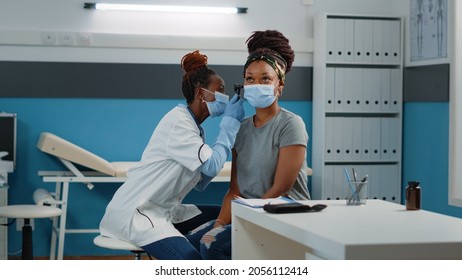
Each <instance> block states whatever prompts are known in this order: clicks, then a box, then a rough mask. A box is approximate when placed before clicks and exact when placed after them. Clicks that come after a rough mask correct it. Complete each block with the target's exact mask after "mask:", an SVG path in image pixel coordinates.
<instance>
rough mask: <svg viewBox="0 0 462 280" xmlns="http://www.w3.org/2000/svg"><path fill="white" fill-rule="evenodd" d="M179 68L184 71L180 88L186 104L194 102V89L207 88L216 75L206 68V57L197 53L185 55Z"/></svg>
mask: <svg viewBox="0 0 462 280" xmlns="http://www.w3.org/2000/svg"><path fill="white" fill-rule="evenodd" d="M181 68H183V70H184V75H183V81H182V84H181V88H182V91H183V96H184V97H185V98H186V103H188V104H190V103H192V102H193V101H194V97H195V93H196V89H197V88H201V87H207V85H208V83H209V81H210V78H211V76H213V75H216V73H215V71H213V70H212V69H210V68H209V67H207V56H206V55H204V54H201V53H200V52H199V51H194V52H192V53H188V54H186V55H185V56H184V57H183V58H182V60H181Z"/></svg>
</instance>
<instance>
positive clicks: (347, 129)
mask: <svg viewBox="0 0 462 280" xmlns="http://www.w3.org/2000/svg"><path fill="white" fill-rule="evenodd" d="M354 126H356V124H355V123H354V119H353V118H350V117H345V118H343V127H342V136H341V138H342V139H343V159H344V160H347V161H349V160H352V159H353V127H354Z"/></svg>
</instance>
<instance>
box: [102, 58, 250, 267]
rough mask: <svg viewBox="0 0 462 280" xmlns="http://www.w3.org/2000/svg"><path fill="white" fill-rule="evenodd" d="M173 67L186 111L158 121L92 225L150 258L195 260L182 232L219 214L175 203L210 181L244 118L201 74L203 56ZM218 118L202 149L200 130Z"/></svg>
mask: <svg viewBox="0 0 462 280" xmlns="http://www.w3.org/2000/svg"><path fill="white" fill-rule="evenodd" d="M181 67H182V68H183V70H184V72H185V73H184V76H183V81H182V91H183V95H184V97H185V98H186V104H187V105H181V104H180V105H178V106H177V107H175V108H173V109H172V110H171V111H170V112H168V113H167V114H166V115H165V116H164V117H163V118H162V120H161V121H160V122H159V124H158V125H157V127H156V129H155V130H154V133H153V134H152V136H151V139H150V141H149V143H148V145H147V147H146V149H145V150H144V152H143V155H142V158H141V161H140V162H139V163H138V164H137V166H135V167H134V168H132V169H131V170H130V171H129V174H128V178H127V181H126V182H125V183H124V184H123V185H122V186H121V187H120V188H119V189H118V190H117V191H116V193H115V194H114V197H113V198H112V200H111V201H110V202H109V204H108V206H107V208H106V212H105V214H104V217H103V219H102V221H101V224H100V230H101V234H102V235H106V236H109V237H112V238H118V239H121V240H126V241H129V242H132V243H134V244H136V245H137V246H139V247H141V248H142V249H143V250H145V251H146V252H147V253H149V254H150V255H152V256H154V257H155V258H157V259H200V258H201V255H200V253H199V252H198V251H197V250H196V249H195V248H194V246H192V245H191V243H189V241H188V240H187V239H186V238H185V237H184V235H183V233H186V232H188V231H189V230H192V229H194V228H196V227H197V226H199V225H200V224H203V223H204V222H205V221H207V220H209V219H210V218H212V219H214V218H216V217H217V216H218V213H219V208H220V207H219V206H217V207H216V209H210V208H209V209H207V208H202V209H199V208H198V207H197V206H195V205H183V204H181V202H182V200H183V198H184V197H185V196H186V195H187V194H188V193H189V192H190V191H191V190H192V189H193V188H196V189H198V190H203V189H204V188H205V187H206V186H207V185H208V183H209V182H210V181H211V179H212V178H213V177H215V176H216V175H217V174H218V172H219V171H220V170H221V168H222V167H223V164H224V162H225V161H226V159H227V158H228V155H229V154H230V152H231V148H232V146H233V144H234V141H235V138H236V134H237V132H238V130H239V127H240V122H241V121H242V119H243V118H244V109H243V106H242V103H243V100H242V99H240V100H239V98H238V96H237V95H235V96H234V97H233V98H232V99H231V100H230V101H228V99H229V98H228V96H227V95H225V94H223V92H224V88H225V86H224V82H223V79H222V78H221V77H220V76H219V75H218V74H216V73H215V72H214V71H213V70H212V69H210V68H209V67H207V56H205V55H203V54H201V53H200V52H199V51H195V52H192V53H188V54H187V55H185V56H184V57H183V59H182V60H181ZM221 115H223V118H222V120H221V122H220V132H219V135H218V137H217V140H216V142H215V144H214V145H213V146H208V145H207V144H205V134H204V131H203V129H202V127H201V123H202V122H203V121H204V120H205V119H206V118H207V117H208V116H211V117H218V116H221Z"/></svg>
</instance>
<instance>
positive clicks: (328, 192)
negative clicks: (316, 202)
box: [321, 165, 334, 199]
mask: <svg viewBox="0 0 462 280" xmlns="http://www.w3.org/2000/svg"><path fill="white" fill-rule="evenodd" d="M323 179H324V180H323V181H324V182H323V189H322V195H321V199H332V198H333V197H334V166H333V165H326V167H325V168H324V178H323Z"/></svg>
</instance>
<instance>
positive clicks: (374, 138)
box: [370, 117, 381, 161]
mask: <svg viewBox="0 0 462 280" xmlns="http://www.w3.org/2000/svg"><path fill="white" fill-rule="evenodd" d="M370 122H371V131H370V134H371V160H373V161H378V160H380V156H381V152H380V150H381V137H380V133H381V132H380V131H381V126H380V118H376V117H372V118H370Z"/></svg>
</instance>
